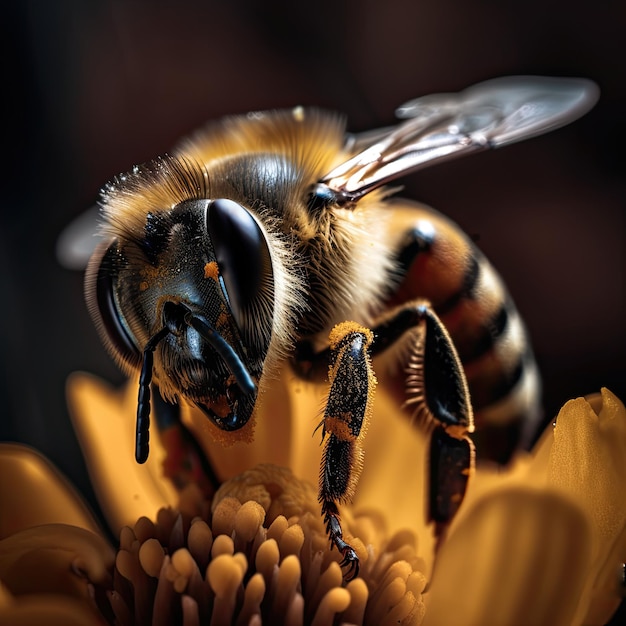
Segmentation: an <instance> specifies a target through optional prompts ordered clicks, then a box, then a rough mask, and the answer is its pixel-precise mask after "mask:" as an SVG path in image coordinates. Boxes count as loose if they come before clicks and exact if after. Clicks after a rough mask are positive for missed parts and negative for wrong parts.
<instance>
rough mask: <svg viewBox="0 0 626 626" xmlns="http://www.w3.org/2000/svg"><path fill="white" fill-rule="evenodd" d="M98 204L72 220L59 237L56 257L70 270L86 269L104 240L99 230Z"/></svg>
mask: <svg viewBox="0 0 626 626" xmlns="http://www.w3.org/2000/svg"><path fill="white" fill-rule="evenodd" d="M99 221H100V220H99V212H98V207H97V206H92V207H91V208H90V209H88V210H87V211H85V212H84V213H81V214H80V215H79V216H78V217H77V218H75V219H74V220H73V221H71V222H70V223H69V224H68V225H67V226H66V227H65V228H64V229H63V231H62V232H61V234H60V235H59V238H58V239H57V245H56V257H57V261H58V262H59V264H60V265H61V266H62V267H64V268H66V269H69V270H84V269H85V268H86V267H87V263H88V262H89V259H90V258H91V255H92V254H93V252H94V250H95V249H96V247H97V245H98V244H99V243H100V241H102V240H103V238H102V236H101V235H100V234H99V231H98V224H99Z"/></svg>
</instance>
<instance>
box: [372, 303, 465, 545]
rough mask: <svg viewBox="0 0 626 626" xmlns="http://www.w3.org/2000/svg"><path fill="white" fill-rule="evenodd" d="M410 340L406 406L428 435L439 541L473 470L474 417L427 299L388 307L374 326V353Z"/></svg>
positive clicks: (451, 345)
mask: <svg viewBox="0 0 626 626" xmlns="http://www.w3.org/2000/svg"><path fill="white" fill-rule="evenodd" d="M411 330H414V331H416V332H414V333H412V334H409V335H408V337H410V338H411V339H412V344H411V346H410V353H409V361H408V365H407V369H406V372H407V381H406V393H407V401H406V405H407V406H413V407H415V418H416V420H417V421H418V422H419V423H421V425H422V426H423V427H424V429H425V430H426V431H427V432H430V433H431V440H430V463H429V468H430V471H429V493H430V497H429V519H430V520H431V521H433V522H434V523H435V533H436V536H437V541H438V543H440V542H441V540H442V539H443V536H444V533H445V530H446V529H447V527H448V526H449V524H450V522H451V521H452V519H453V518H454V515H455V514H456V512H457V510H458V508H459V506H460V505H461V502H462V501H463V497H464V495H465V490H466V488H467V483H468V480H469V477H470V474H471V473H472V471H473V468H474V456H475V453H474V444H473V443H472V440H471V439H470V438H469V436H468V435H469V433H471V432H473V430H474V418H473V412H472V406H471V403H470V397H469V390H468V387H467V381H466V379H465V373H464V371H463V367H462V365H461V361H460V360H459V357H458V354H457V351H456V349H455V347H454V343H453V342H452V339H451V337H450V335H449V333H448V331H447V330H446V328H445V326H444V325H443V323H442V322H441V320H440V319H439V317H437V315H436V313H435V312H434V311H433V310H432V308H431V306H430V304H429V303H428V302H427V301H414V302H410V303H407V304H405V305H402V306H400V307H398V308H397V309H394V310H393V311H391V312H390V313H389V314H387V316H386V317H385V319H384V320H383V321H381V322H380V323H379V324H378V325H377V326H375V327H374V329H373V331H374V334H375V336H376V343H375V344H374V350H373V351H372V352H373V353H374V354H376V353H378V352H381V351H383V350H385V349H386V348H388V347H390V346H391V345H393V344H395V343H396V342H397V341H399V340H403V339H404V338H406V337H407V332H408V331H411Z"/></svg>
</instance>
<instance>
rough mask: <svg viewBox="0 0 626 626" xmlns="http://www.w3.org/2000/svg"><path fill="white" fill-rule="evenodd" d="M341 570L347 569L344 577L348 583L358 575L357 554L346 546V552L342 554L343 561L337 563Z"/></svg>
mask: <svg viewBox="0 0 626 626" xmlns="http://www.w3.org/2000/svg"><path fill="white" fill-rule="evenodd" d="M339 565H340V567H341V569H344V568H347V571H346V573H345V575H344V578H345V579H346V582H350V581H351V580H354V579H355V578H356V577H357V576H358V575H359V568H360V564H359V557H358V555H357V553H356V552H355V551H354V549H353V548H351V547H350V546H349V545H347V544H346V550H345V551H344V553H343V560H342V561H341V563H339Z"/></svg>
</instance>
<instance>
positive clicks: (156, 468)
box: [67, 374, 179, 532]
mask: <svg viewBox="0 0 626 626" xmlns="http://www.w3.org/2000/svg"><path fill="white" fill-rule="evenodd" d="M67 387H68V390H67V395H68V402H69V407H70V414H71V417H72V421H73V423H74V428H75V430H76V434H77V436H78V440H79V442H80V445H81V447H82V450H83V455H84V457H85V462H86V464H87V468H88V470H89V475H90V477H91V482H92V484H93V486H94V489H95V491H96V494H97V496H98V501H99V502H100V506H101V507H102V509H103V511H104V514H105V516H106V518H107V521H108V522H109V525H110V526H111V528H112V530H113V531H114V532H119V531H120V529H121V528H123V527H124V526H128V525H132V524H134V523H135V521H136V520H137V519H138V518H140V517H142V516H146V517H149V518H154V517H155V516H156V513H157V511H158V510H159V509H160V508H161V507H165V506H168V505H175V504H177V503H178V500H179V494H178V492H177V491H176V489H175V488H174V486H173V485H172V484H171V483H170V482H169V481H168V480H166V479H165V478H164V477H163V470H162V464H163V459H164V458H165V451H164V450H163V448H162V447H161V446H160V445H159V439H158V437H152V438H151V440H150V457H149V458H148V460H147V462H146V463H145V464H144V465H139V464H137V463H136V462H135V450H134V445H135V421H134V415H135V414H136V411H137V397H136V395H137V393H136V389H137V387H136V386H135V393H134V394H132V395H131V394H130V393H124V392H121V393H120V392H118V391H115V390H114V389H112V388H111V387H110V386H108V385H106V384H105V383H104V382H102V381H100V380H98V379H97V378H94V377H92V376H89V375H87V374H73V375H72V376H71V377H70V379H69V380H68V383H67ZM128 389H129V391H130V387H129V388H128Z"/></svg>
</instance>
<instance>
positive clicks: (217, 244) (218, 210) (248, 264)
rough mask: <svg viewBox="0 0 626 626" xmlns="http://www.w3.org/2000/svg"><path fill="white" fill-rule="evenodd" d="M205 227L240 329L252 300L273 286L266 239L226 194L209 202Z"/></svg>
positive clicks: (248, 214) (250, 218)
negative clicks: (224, 196)
mask: <svg viewBox="0 0 626 626" xmlns="http://www.w3.org/2000/svg"><path fill="white" fill-rule="evenodd" d="M207 230H208V233H209V236H210V237H211V242H212V244H213V248H214V250H215V256H216V259H217V264H218V266H219V271H220V275H221V276H222V278H223V280H224V285H225V288H226V292H227V296H228V299H229V301H230V305H231V309H232V311H233V315H234V316H235V320H236V321H237V324H238V325H239V327H240V330H244V328H242V327H245V325H246V313H247V312H248V311H249V310H250V308H251V307H252V305H253V302H254V300H255V299H258V298H259V297H260V296H262V295H263V294H265V292H266V290H267V289H268V288H272V287H273V284H272V280H271V279H272V263H271V258H270V252H269V248H268V245H267V240H266V238H265V235H264V234H263V231H262V230H261V228H260V226H259V225H258V223H257V221H256V220H255V219H254V217H253V216H252V215H251V214H250V212H249V211H248V210H247V209H245V208H244V207H243V206H241V205H240V204H239V203H237V202H234V201H233V200H228V199H226V198H220V199H217V200H214V201H212V202H211V204H210V205H209V208H208V215H207Z"/></svg>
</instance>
